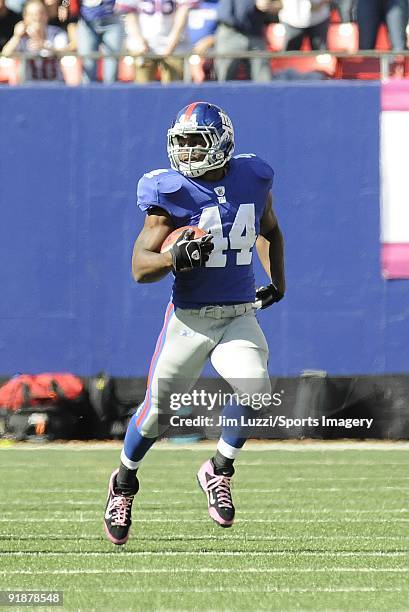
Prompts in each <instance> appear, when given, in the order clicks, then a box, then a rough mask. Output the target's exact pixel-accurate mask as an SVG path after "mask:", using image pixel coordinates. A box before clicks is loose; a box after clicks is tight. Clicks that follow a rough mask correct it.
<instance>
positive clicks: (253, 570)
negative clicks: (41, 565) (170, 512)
mask: <svg viewBox="0 0 409 612" xmlns="http://www.w3.org/2000/svg"><path fill="white" fill-rule="evenodd" d="M239 571H240V574H287V573H291V574H327V573H329V572H331V573H332V572H335V573H351V574H352V573H354V574H355V573H360V574H373V573H374V574H376V573H386V574H389V573H391V574H406V573H409V567H402V568H391V567H387V568H378V567H376V568H370V567H363V568H362V567H360V568H353V567H330V568H323V567H322V568H317V569H314V568H292V567H269V568H266V569H260V568H258V567H250V568H240V570H239ZM107 572H108V573H109V574H147V575H150V574H172V575H173V574H230V575H231V573H232V570H231V569H226V568H220V569H218V568H214V567H201V568H196V569H195V568H191V567H190V568H178V567H176V568H168V569H166V568H155V569H153V568H147V569H143V568H136V569H124V568H110V569H109V570H107V569H85V568H79V569H61V570H35V569H30V570H27V571H25V570H0V575H2V576H9V575H10V576H14V575H15V576H31V575H53V576H59V575H70V574H74V575H75V574H91V575H92V574H96V575H99V574H103V575H105V574H107Z"/></svg>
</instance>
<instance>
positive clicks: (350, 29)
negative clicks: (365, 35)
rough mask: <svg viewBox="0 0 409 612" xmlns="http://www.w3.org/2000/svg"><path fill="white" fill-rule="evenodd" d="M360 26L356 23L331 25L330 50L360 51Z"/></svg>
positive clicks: (329, 33)
mask: <svg viewBox="0 0 409 612" xmlns="http://www.w3.org/2000/svg"><path fill="white" fill-rule="evenodd" d="M358 36H359V33H358V26H357V25H356V23H331V24H330V26H329V28H328V38H327V41H328V50H329V51H347V52H349V53H355V52H356V51H358Z"/></svg>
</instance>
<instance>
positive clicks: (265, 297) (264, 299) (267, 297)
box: [255, 283, 284, 310]
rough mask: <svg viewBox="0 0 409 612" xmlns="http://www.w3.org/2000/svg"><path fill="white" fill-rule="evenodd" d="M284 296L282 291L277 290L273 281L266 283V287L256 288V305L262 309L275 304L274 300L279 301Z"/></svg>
mask: <svg viewBox="0 0 409 612" xmlns="http://www.w3.org/2000/svg"><path fill="white" fill-rule="evenodd" d="M283 297H284V293H282V292H281V291H279V290H278V289H277V287H276V286H275V285H273V283H271V284H270V285H268V286H267V287H259V288H258V289H257V290H256V302H255V304H256V307H257V308H260V309H261V310H263V309H264V308H268V306H271V304H275V302H279V301H280V300H282V299H283Z"/></svg>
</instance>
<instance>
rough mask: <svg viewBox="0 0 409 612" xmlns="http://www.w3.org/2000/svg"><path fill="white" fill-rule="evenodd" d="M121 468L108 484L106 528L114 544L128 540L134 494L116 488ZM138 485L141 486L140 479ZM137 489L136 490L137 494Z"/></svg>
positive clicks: (113, 473)
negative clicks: (122, 492) (125, 493)
mask: <svg viewBox="0 0 409 612" xmlns="http://www.w3.org/2000/svg"><path fill="white" fill-rule="evenodd" d="M118 471H119V470H115V471H114V472H112V474H111V478H110V479H109V486H108V499H107V504H106V508H105V516H104V529H105V533H106V535H107V538H108V539H109V540H110V541H111V542H112V543H113V544H125V543H126V542H127V541H128V537H129V529H130V527H131V524H132V521H131V510H132V502H133V498H134V495H127V496H125V495H121V493H120V492H119V491H116V490H115V486H116V476H117V474H118ZM136 482H137V485H138V488H139V483H138V481H136ZM136 493H137V491H135V494H136Z"/></svg>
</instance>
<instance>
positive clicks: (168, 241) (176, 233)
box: [160, 225, 207, 253]
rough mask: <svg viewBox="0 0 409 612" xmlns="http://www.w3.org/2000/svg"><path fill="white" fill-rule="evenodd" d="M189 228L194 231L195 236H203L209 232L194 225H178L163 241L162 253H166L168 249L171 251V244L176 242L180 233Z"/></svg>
mask: <svg viewBox="0 0 409 612" xmlns="http://www.w3.org/2000/svg"><path fill="white" fill-rule="evenodd" d="M188 229H190V230H193V231H194V236H193V238H202V236H206V234H207V232H205V231H204V230H202V229H200V227H196V226H194V225H184V226H183V227H178V229H175V230H174V231H173V232H172V233H171V234H169V236H167V238H166V239H165V240H164V241H163V243H162V246H161V248H160V252H161V253H165V252H166V251H169V249H170V248H171V246H172V245H173V244H175V242H176V240H177V239H178V238H179V236H180V234H182V233H183V232H184V231H185V230H188Z"/></svg>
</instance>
